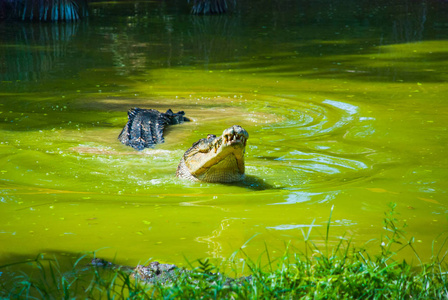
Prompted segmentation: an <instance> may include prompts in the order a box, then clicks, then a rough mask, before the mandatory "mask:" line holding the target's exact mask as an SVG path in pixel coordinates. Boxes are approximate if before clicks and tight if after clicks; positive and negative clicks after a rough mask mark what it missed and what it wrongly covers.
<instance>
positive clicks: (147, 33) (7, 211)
mask: <svg viewBox="0 0 448 300" xmlns="http://www.w3.org/2000/svg"><path fill="white" fill-rule="evenodd" d="M185 2H186V1H185ZM364 2H365V3H364V4H360V3H358V1H353V3H352V4H351V5H346V2H344V3H341V4H335V3H333V1H328V2H327V1H319V2H314V1H303V2H296V1H289V2H285V3H280V2H279V3H277V2H271V1H265V2H263V1H262V2H257V3H261V4H262V5H259V4H257V5H256V7H251V4H248V3H239V4H238V6H237V8H236V10H235V11H234V13H233V14H230V15H227V16H214V17H194V16H190V15H189V14H188V8H187V7H186V3H184V1H178V2H175V3H174V4H175V5H174V4H173V5H169V4H168V3H165V2H160V3H159V2H138V3H126V2H113V3H108V2H101V3H92V4H91V9H92V14H91V17H90V18H89V19H88V20H84V21H82V22H78V23H73V24H17V23H12V24H11V23H1V24H0V36H1V40H2V41H1V44H0V57H1V61H0V71H1V73H0V76H1V77H0V79H1V82H0V97H1V98H0V101H1V102H0V122H1V123H0V135H1V141H0V207H1V209H0V245H2V246H1V247H0V257H1V261H3V262H5V261H13V260H14V261H15V260H20V259H22V258H24V257H34V256H35V255H36V254H37V253H39V252H56V253H72V252H75V253H76V252H82V251H94V250H99V249H101V250H99V254H98V255H99V256H102V257H105V258H109V259H111V258H113V257H115V256H116V261H118V262H121V263H126V264H129V265H135V264H137V263H138V262H139V261H140V262H141V261H146V260H147V259H149V258H154V259H158V260H162V261H167V262H172V263H177V264H182V263H185V257H186V258H188V259H189V260H194V259H196V258H204V257H213V258H218V259H219V258H227V257H229V256H230V255H231V254H232V253H233V252H234V251H236V250H237V249H239V248H240V247H241V246H242V245H244V244H245V243H246V242H247V241H248V240H250V239H251V238H252V239H251V240H250V242H249V243H248V244H247V245H246V248H245V251H246V253H248V254H249V255H252V256H253V257H254V258H258V256H259V255H260V254H261V253H262V251H264V249H265V243H266V244H267V245H268V248H269V249H271V250H272V251H277V252H278V253H280V252H282V251H283V250H284V245H285V243H287V242H288V241H290V240H292V241H293V244H300V243H299V241H300V239H301V238H302V230H304V231H306V232H308V229H309V228H310V227H312V231H311V233H312V234H311V235H312V238H313V239H314V240H315V241H316V243H317V244H321V241H322V237H323V236H325V233H326V224H327V221H328V219H329V216H330V210H331V207H333V206H334V212H333V215H332V219H331V229H330V236H331V237H330V242H331V243H337V241H338V240H339V238H340V237H341V236H343V235H344V234H346V235H345V236H346V237H347V238H352V239H353V241H354V242H355V243H357V244H358V245H362V244H363V243H365V242H367V241H369V240H371V239H377V240H375V241H371V242H370V243H369V245H370V247H371V249H376V248H378V247H379V240H378V239H379V238H380V234H381V230H382V219H383V216H384V212H385V211H386V210H387V209H388V206H387V205H388V203H390V202H396V203H397V211H398V212H399V213H400V216H399V218H400V219H402V220H406V222H407V223H408V225H409V226H408V227H407V231H408V233H409V235H410V236H415V238H416V247H417V249H418V251H419V253H420V254H421V256H422V257H423V258H425V259H426V258H429V256H430V255H431V247H432V242H433V240H434V239H436V240H437V241H436V243H435V245H436V247H437V246H438V245H439V244H441V243H442V241H443V237H444V234H445V235H446V230H447V228H448V226H447V225H448V221H447V215H448V199H447V187H448V158H447V155H446V153H447V146H446V145H447V137H448V132H447V128H448V102H447V96H446V95H447V94H448V84H447V80H448V39H447V38H448V33H447V32H448V31H447V29H448V22H447V20H446V18H445V16H446V13H447V11H448V4H446V3H442V2H434V1H426V2H425V1H423V2H421V3H415V2H414V1H401V3H399V4H396V5H393V6H391V5H390V4H387V3H385V2H384V3H383V2H382V1H377V2H376V3H374V2H373V1H364ZM387 2H388V1H387ZM131 107H142V108H155V109H159V110H166V109H168V108H171V109H173V110H175V111H177V110H184V111H185V112H186V115H187V116H188V117H189V118H191V119H192V120H193V122H190V123H186V124H183V125H178V126H173V127H171V128H170V129H169V131H168V132H167V134H166V137H165V140H166V142H165V143H164V144H162V145H159V146H157V147H155V148H154V149H147V150H144V151H142V152H137V151H134V150H133V149H132V148H129V147H126V146H124V145H122V144H120V143H119V141H118V140H117V136H118V134H119V133H120V131H121V129H122V127H123V126H124V124H125V123H126V120H127V113H126V112H127V110H128V109H129V108H131ZM233 124H239V125H241V126H243V127H244V128H245V129H246V130H247V131H248V132H249V134H250V138H249V140H248V146H247V148H246V173H247V179H246V181H245V182H243V183H241V184H236V185H222V184H208V183H203V184H200V183H190V182H186V181H184V180H180V179H177V178H175V176H174V174H175V170H176V167H177V164H178V162H179V160H180V158H181V156H182V154H183V152H184V151H185V150H186V149H188V148H189V147H190V145H191V144H192V143H193V142H195V141H196V140H198V139H199V138H202V137H204V136H205V135H206V134H208V133H214V134H220V133H221V132H222V131H223V130H224V129H225V128H227V127H229V126H231V125H233ZM441 234H442V237H440V235H441ZM378 249H379V248H378Z"/></svg>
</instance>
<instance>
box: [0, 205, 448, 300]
mask: <svg viewBox="0 0 448 300" xmlns="http://www.w3.org/2000/svg"><path fill="white" fill-rule="evenodd" d="M331 215H332V212H331V213H330V218H329V220H328V226H327V231H326V236H325V239H326V246H325V247H324V249H319V247H317V246H316V245H315V244H314V243H313V242H312V241H311V240H310V239H309V236H310V233H311V228H310V229H309V231H308V232H304V231H303V232H302V233H303V239H304V245H305V248H304V249H305V250H304V251H302V252H298V251H296V250H294V249H291V248H290V247H289V246H287V247H286V250H285V253H284V255H283V256H282V257H281V258H279V259H276V260H271V258H270V256H269V251H268V247H267V246H266V252H265V253H264V254H263V255H265V256H266V257H265V258H266V260H267V264H266V263H265V264H262V263H261V261H262V259H261V257H260V259H259V260H258V261H253V260H251V259H250V258H249V257H248V256H247V255H246V254H245V252H244V250H243V249H240V250H239V251H238V252H236V253H235V254H234V255H233V256H232V257H231V258H230V259H229V261H230V262H232V261H235V258H236V257H237V256H243V257H244V268H248V270H249V272H248V273H249V274H250V275H249V276H246V277H240V278H237V279H235V278H230V277H227V276H225V275H222V274H221V273H219V272H218V271H219V270H218V268H217V267H215V266H213V265H212V264H211V263H210V262H209V261H208V260H207V259H206V260H199V261H197V262H196V263H195V265H196V266H193V265H191V269H192V270H191V271H187V272H177V273H175V274H172V276H171V277H170V278H168V279H167V280H164V281H163V282H162V281H155V282H154V283H152V284H149V283H147V282H143V281H140V280H136V279H135V277H134V273H133V271H132V270H131V269H130V268H126V267H119V266H117V267H109V268H104V267H101V266H91V265H88V264H86V263H84V262H85V260H86V258H87V256H81V257H80V258H79V259H78V260H76V261H75V262H74V263H73V264H72V266H71V268H69V270H66V271H64V272H63V271H61V270H62V267H61V266H60V265H59V264H58V261H57V260H51V259H45V258H43V257H42V256H40V255H39V256H38V257H36V259H35V260H33V261H31V262H27V263H26V264H27V265H28V266H31V270H29V272H27V273H13V272H9V271H8V272H3V274H2V271H4V270H9V268H12V267H17V265H15V266H13V265H12V264H11V265H8V266H1V267H0V298H1V297H5V298H10V299H73V298H82V299H181V298H182V299H272V298H281V299H284V298H287V299H291V298H294V299H295V298H300V299H448V273H447V269H448V268H447V263H446V262H444V261H445V258H446V256H447V255H448V253H447V252H448V251H445V252H443V251H442V249H444V248H446V244H447V240H446V239H445V241H444V242H443V243H442V246H441V247H440V248H439V250H438V251H436V250H435V249H434V251H433V252H434V255H433V257H432V259H431V261H430V262H428V263H422V262H421V260H420V257H419V256H418V254H417V253H416V252H415V249H414V247H413V242H414V241H413V239H412V238H411V239H406V236H405V231H404V228H405V224H400V222H399V221H398V220H397V218H396V213H395V205H394V204H391V206H390V210H389V211H388V212H386V214H385V218H384V230H385V232H384V234H383V235H382V236H381V246H380V251H379V252H380V253H379V254H378V255H375V256H372V255H370V254H369V253H368V251H367V250H366V247H355V246H353V245H352V244H351V242H350V241H349V240H346V239H341V240H340V242H339V244H337V245H336V246H335V247H333V248H331V249H330V248H329V247H328V239H329V231H330V225H329V224H330V221H331ZM405 248H408V249H411V251H413V252H414V254H415V256H416V258H417V261H419V262H420V263H419V265H418V266H413V265H411V264H408V263H407V262H406V261H404V260H403V261H399V260H398V259H397V254H398V253H399V252H401V251H402V250H403V249H405ZM21 264H25V263H21ZM234 265H236V264H234ZM246 271H247V270H246ZM233 272H235V274H237V273H239V272H238V271H237V268H236V267H235V269H234V270H233ZM224 273H225V272H224Z"/></svg>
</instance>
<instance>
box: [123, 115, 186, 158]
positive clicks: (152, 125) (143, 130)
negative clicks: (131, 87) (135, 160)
mask: <svg viewBox="0 0 448 300" xmlns="http://www.w3.org/2000/svg"><path fill="white" fill-rule="evenodd" d="M184 114H185V113H184V112H183V111H180V112H178V113H173V112H172V110H171V109H169V110H168V111H167V112H166V113H161V112H159V111H157V110H155V109H141V108H132V109H130V110H129V111H128V122H127V123H126V125H125V126H124V128H123V130H122V131H121V133H120V135H119V136H118V139H119V140H120V141H121V142H122V143H123V144H125V145H127V146H131V147H132V148H134V149H136V150H143V149H144V148H148V147H152V146H154V145H155V144H160V143H163V142H164V138H163V131H164V129H165V126H167V125H171V124H180V123H183V122H184V121H186V120H188V119H187V118H185V117H184Z"/></svg>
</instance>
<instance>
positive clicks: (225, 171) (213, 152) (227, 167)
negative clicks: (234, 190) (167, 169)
mask: <svg viewBox="0 0 448 300" xmlns="http://www.w3.org/2000/svg"><path fill="white" fill-rule="evenodd" d="M248 138H249V134H248V133H247V131H245V130H244V129H243V128H242V127H240V126H237V125H234V126H232V127H230V128H228V129H226V130H224V132H223V134H222V135H221V136H220V137H215V138H214V139H211V138H208V139H207V140H205V139H204V141H203V142H202V144H200V145H198V147H197V149H193V148H194V146H193V147H192V150H190V151H187V152H186V153H185V154H184V156H183V158H182V161H181V163H180V165H179V168H181V167H183V168H184V169H183V170H184V171H185V167H186V169H187V170H186V171H188V173H189V174H190V175H191V176H192V177H190V176H188V178H189V179H192V180H195V181H206V182H234V181H238V180H241V179H242V178H243V177H244V149H245V146H246V141H247V139H248ZM182 164H184V165H183V166H181V165H182ZM178 176H179V173H178ZM179 177H185V176H179Z"/></svg>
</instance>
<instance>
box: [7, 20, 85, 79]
mask: <svg viewBox="0 0 448 300" xmlns="http://www.w3.org/2000/svg"><path fill="white" fill-rule="evenodd" d="M80 26H81V25H80V23H79V22H61V23H50V24H49V23H37V24H36V23H12V24H8V26H6V25H5V24H0V40H1V46H0V57H2V58H3V63H2V64H0V81H13V82H15V81H37V80H39V79H41V78H42V77H43V76H44V77H48V76H51V75H50V73H51V72H52V71H54V69H55V67H57V66H58V64H59V63H60V62H61V61H63V60H64V59H66V56H67V52H68V51H69V45H70V42H71V41H72V40H73V38H74V36H75V35H76V33H77V32H78V30H79V27H80Z"/></svg>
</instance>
